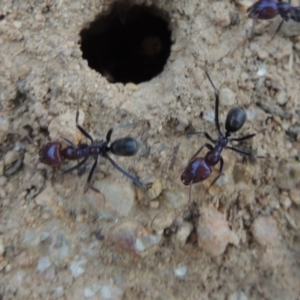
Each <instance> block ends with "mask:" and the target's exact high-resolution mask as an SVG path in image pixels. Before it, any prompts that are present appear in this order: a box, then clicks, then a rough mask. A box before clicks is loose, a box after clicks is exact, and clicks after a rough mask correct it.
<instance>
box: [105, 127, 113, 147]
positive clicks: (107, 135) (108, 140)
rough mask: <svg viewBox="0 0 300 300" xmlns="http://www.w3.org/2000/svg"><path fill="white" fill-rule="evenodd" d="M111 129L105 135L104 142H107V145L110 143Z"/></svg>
mask: <svg viewBox="0 0 300 300" xmlns="http://www.w3.org/2000/svg"><path fill="white" fill-rule="evenodd" d="M113 130H114V129H113V128H111V129H109V130H108V131H107V134H106V142H107V144H109V142H110V139H111V135H112V132H113Z"/></svg>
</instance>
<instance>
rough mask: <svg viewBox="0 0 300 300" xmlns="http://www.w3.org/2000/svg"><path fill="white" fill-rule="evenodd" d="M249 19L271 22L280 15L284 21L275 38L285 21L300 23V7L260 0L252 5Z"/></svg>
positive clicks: (275, 0)
mask: <svg viewBox="0 0 300 300" xmlns="http://www.w3.org/2000/svg"><path fill="white" fill-rule="evenodd" d="M247 12H248V17H249V18H250V19H254V20H270V19H273V18H275V17H276V16H277V15H280V16H281V18H282V19H283V20H282V21H281V22H280V24H279V26H278V28H277V29H276V32H275V34H274V35H273V37H272V39H273V38H274V36H275V35H276V34H277V33H278V31H279V30H280V28H281V26H282V24H283V22H284V21H286V22H287V21H288V20H289V19H292V20H294V21H295V22H300V6H298V7H293V6H292V5H291V4H290V0H289V2H283V1H282V0H278V1H277V0H259V1H257V2H255V3H254V4H253V5H251V6H250V7H249V8H248V9H247Z"/></svg>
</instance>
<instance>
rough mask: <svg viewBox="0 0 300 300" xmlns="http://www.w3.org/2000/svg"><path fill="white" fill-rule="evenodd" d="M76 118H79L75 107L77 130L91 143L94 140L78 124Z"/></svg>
mask: <svg viewBox="0 0 300 300" xmlns="http://www.w3.org/2000/svg"><path fill="white" fill-rule="evenodd" d="M78 119H79V110H78V108H77V112H76V127H77V128H78V129H79V131H80V132H81V133H82V134H83V135H84V136H85V137H86V138H88V139H89V140H90V141H91V142H92V143H93V142H94V140H93V138H92V137H91V136H90V134H89V133H88V132H87V131H86V130H85V129H83V128H82V127H81V126H80V125H79V124H78Z"/></svg>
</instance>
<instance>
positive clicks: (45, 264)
mask: <svg viewBox="0 0 300 300" xmlns="http://www.w3.org/2000/svg"><path fill="white" fill-rule="evenodd" d="M51 264H52V263H51V260H50V257H49V256H42V257H41V258H40V259H39V261H38V265H37V267H36V270H37V271H38V272H40V273H44V272H45V271H46V270H47V269H48V268H49V267H50V266H51Z"/></svg>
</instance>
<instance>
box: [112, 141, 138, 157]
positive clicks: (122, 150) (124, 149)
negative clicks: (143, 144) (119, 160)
mask: <svg viewBox="0 0 300 300" xmlns="http://www.w3.org/2000/svg"><path fill="white" fill-rule="evenodd" d="M110 151H111V152H112V153H113V154H115V155H119V156H133V155H135V154H136V153H137V151H138V143H137V141H136V140H135V139H134V138H131V137H125V138H121V139H118V140H116V141H114V142H112V143H111V145H110Z"/></svg>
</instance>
